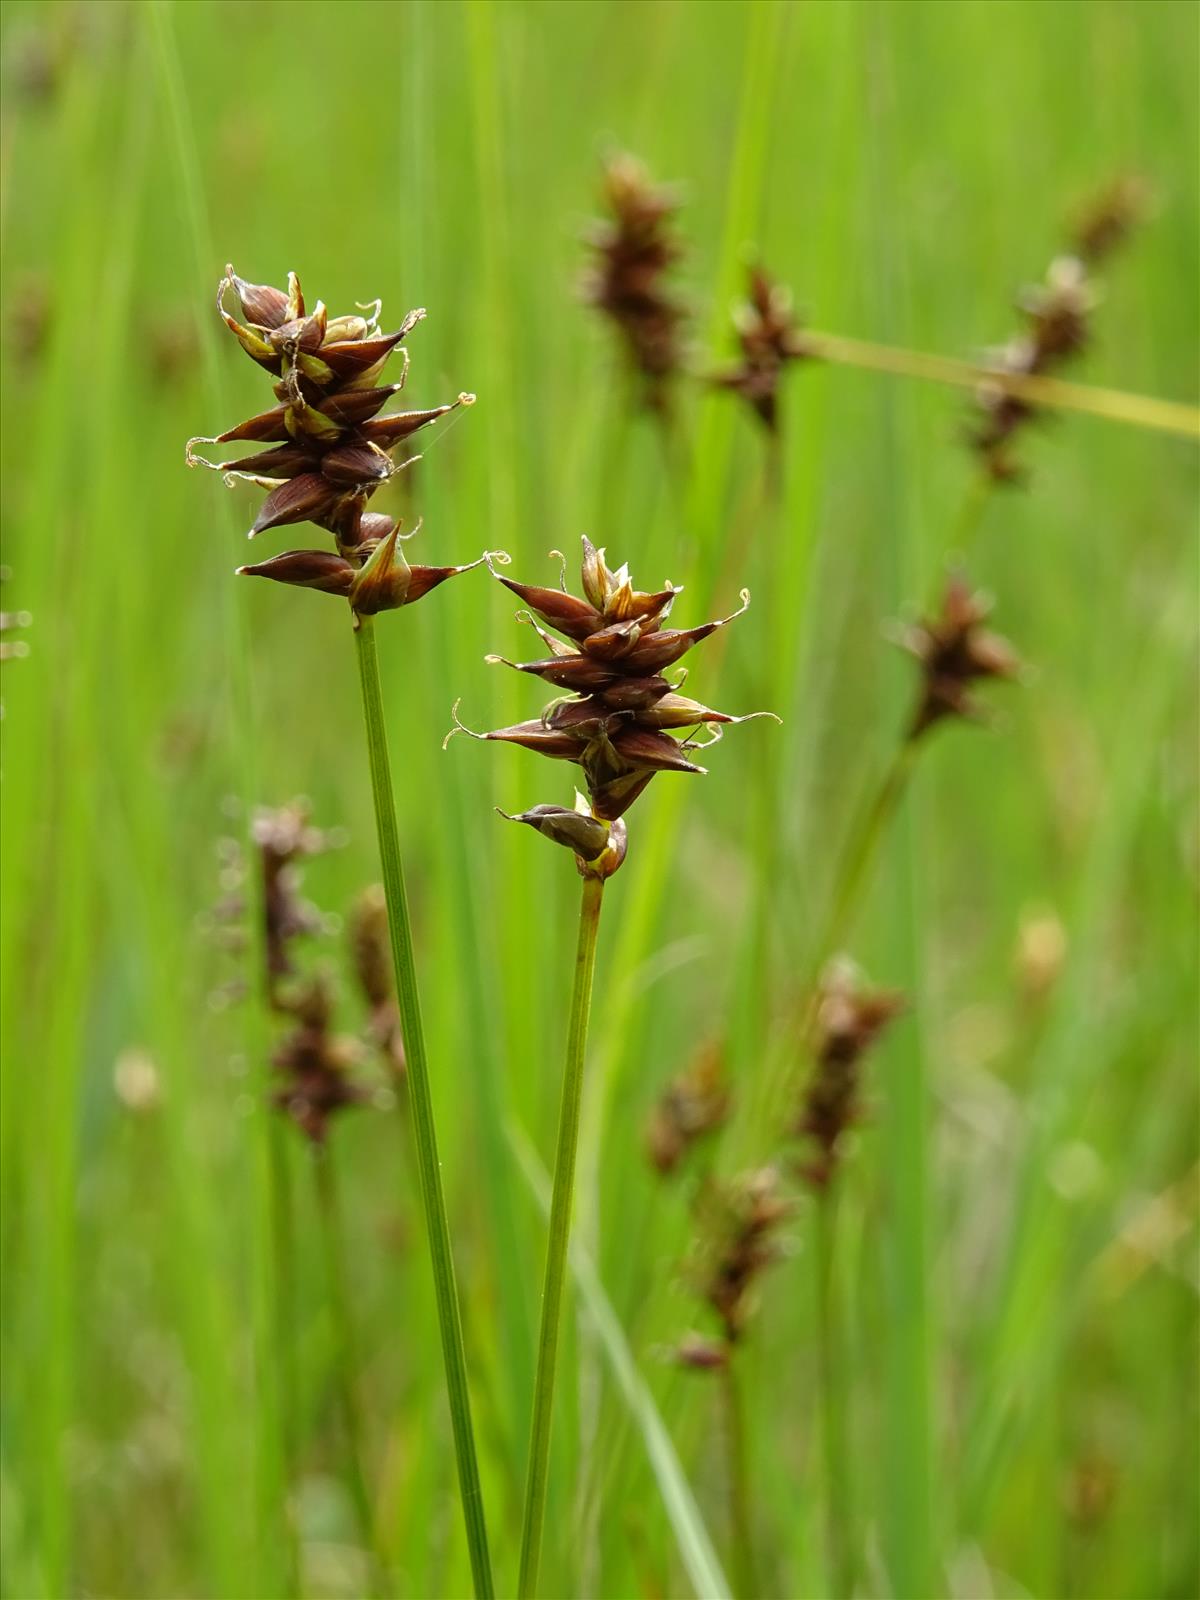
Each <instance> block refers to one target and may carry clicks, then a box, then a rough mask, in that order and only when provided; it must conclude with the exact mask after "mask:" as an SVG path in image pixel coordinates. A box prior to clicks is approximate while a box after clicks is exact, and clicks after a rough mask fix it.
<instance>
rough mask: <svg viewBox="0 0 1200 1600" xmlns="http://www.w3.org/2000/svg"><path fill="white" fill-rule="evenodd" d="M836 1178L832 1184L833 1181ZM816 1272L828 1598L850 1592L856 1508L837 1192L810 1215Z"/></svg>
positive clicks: (844, 1598) (841, 1598) (827, 1193)
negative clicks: (838, 1257) (839, 1273)
mask: <svg viewBox="0 0 1200 1600" xmlns="http://www.w3.org/2000/svg"><path fill="white" fill-rule="evenodd" d="M836 1181H837V1180H836V1179H835V1180H834V1183H835V1184H836ZM814 1234H815V1242H816V1250H815V1252H814V1263H815V1266H816V1272H817V1368H818V1377H819V1386H820V1397H819V1406H820V1413H821V1450H822V1454H823V1456H824V1470H825V1527H826V1535H825V1537H826V1547H825V1549H826V1560H827V1562H828V1569H827V1578H828V1584H829V1596H830V1600H848V1597H849V1596H850V1595H852V1594H853V1593H854V1580H855V1571H854V1569H855V1559H854V1552H855V1541H854V1510H853V1500H852V1496H851V1488H850V1453H849V1447H848V1434H847V1416H846V1373H845V1367H844V1364H843V1355H844V1345H843V1342H842V1341H843V1339H844V1337H845V1329H844V1328H843V1327H842V1326H841V1323H840V1318H839V1315H838V1311H839V1305H838V1293H837V1278H836V1270H837V1269H836V1249H835V1246H836V1241H837V1193H836V1188H834V1187H830V1188H828V1189H824V1190H822V1191H821V1192H820V1193H819V1194H818V1195H817V1202H816V1216H815V1220H814Z"/></svg>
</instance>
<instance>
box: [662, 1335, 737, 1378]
mask: <svg viewBox="0 0 1200 1600" xmlns="http://www.w3.org/2000/svg"><path fill="white" fill-rule="evenodd" d="M671 1353H672V1355H673V1357H674V1359H675V1361H676V1362H677V1363H678V1364H679V1365H680V1366H681V1367H689V1368H690V1369H691V1370H692V1371H693V1372H720V1371H721V1370H722V1369H723V1368H725V1367H727V1366H728V1365H729V1346H728V1345H727V1344H724V1343H722V1341H721V1340H719V1339H706V1338H705V1337H704V1335H703V1334H702V1333H685V1334H684V1336H683V1338H682V1339H681V1340H680V1341H679V1344H678V1345H677V1346H676V1348H675V1349H674V1350H673V1351H672V1352H671Z"/></svg>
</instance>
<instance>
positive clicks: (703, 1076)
mask: <svg viewBox="0 0 1200 1600" xmlns="http://www.w3.org/2000/svg"><path fill="white" fill-rule="evenodd" d="M730 1104H731V1096H730V1093H729V1087H728V1085H727V1083H726V1081H725V1063H724V1059H723V1052H722V1050H721V1048H720V1046H719V1045H715V1044H710V1045H707V1046H706V1047H705V1048H704V1049H703V1050H701V1052H700V1054H699V1055H698V1056H697V1057H696V1058H695V1060H694V1061H692V1062H690V1063H689V1065H688V1066H687V1067H686V1068H685V1069H684V1070H683V1071H682V1072H681V1073H679V1074H678V1075H677V1076H676V1077H674V1078H672V1079H671V1081H670V1082H669V1083H668V1084H667V1086H666V1088H665V1089H664V1090H663V1091H662V1093H661V1094H660V1095H659V1097H658V1099H657V1100H656V1101H655V1104H654V1107H653V1109H652V1111H651V1113H650V1117H649V1120H648V1121H647V1123H646V1135H645V1139H646V1153H647V1155H648V1156H649V1157H650V1161H651V1164H652V1165H653V1166H654V1168H655V1169H656V1171H658V1172H659V1173H660V1174H661V1175H662V1176H663V1177H667V1176H668V1175H669V1174H670V1173H672V1172H674V1171H675V1170H676V1168H677V1167H678V1166H679V1164H680V1163H681V1162H682V1161H683V1160H684V1158H685V1157H686V1156H687V1154H688V1152H689V1151H690V1150H691V1149H692V1147H693V1145H696V1144H698V1143H699V1141H700V1140H701V1139H703V1138H704V1137H705V1135H706V1134H709V1133H713V1132H715V1131H716V1130H717V1129H718V1128H720V1127H722V1126H723V1125H724V1123H725V1122H726V1121H727V1120H728V1117H729V1109H730Z"/></svg>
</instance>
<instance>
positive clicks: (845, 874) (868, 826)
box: [810, 739, 917, 971]
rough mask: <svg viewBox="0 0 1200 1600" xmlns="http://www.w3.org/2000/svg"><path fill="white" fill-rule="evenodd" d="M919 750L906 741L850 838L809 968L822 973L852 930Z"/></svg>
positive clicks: (896, 754) (894, 757)
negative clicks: (883, 841) (872, 870)
mask: <svg viewBox="0 0 1200 1600" xmlns="http://www.w3.org/2000/svg"><path fill="white" fill-rule="evenodd" d="M916 751H917V745H916V743H915V742H914V741H913V740H912V739H905V740H904V741H903V743H902V744H900V745H899V746H898V747H897V750H896V753H895V755H894V756H893V757H892V760H891V763H890V764H889V766H888V768H887V771H886V772H885V773H884V775H883V777H882V779H881V780H880V783H879V787H878V788H877V789H876V790H875V793H874V795H873V796H872V798H871V800H870V802H869V804H868V806H867V808H866V810H865V811H864V812H863V813H862V815H861V817H860V818H859V821H858V825H857V827H856V828H855V831H854V833H853V834H852V835H851V838H850V843H849V845H848V846H847V849H846V854H845V857H844V858H843V861H842V865H841V868H840V870H839V872H838V877H837V882H836V884H835V886H834V892H833V899H832V901H831V903H830V912H829V917H828V920H827V921H826V924H825V928H824V930H823V932H822V934H821V937H820V938H819V940H818V941H817V944H816V946H815V947H814V950H813V955H812V961H811V962H810V965H811V966H812V967H813V968H814V970H816V971H820V969H821V967H822V966H824V964H825V961H826V960H827V959H828V958H829V956H830V955H832V954H833V953H834V952H835V951H836V950H837V949H839V948H840V946H841V945H842V943H843V941H844V940H845V938H846V935H847V933H848V932H849V931H850V924H851V922H852V921H853V918H854V913H855V911H856V910H857V908H858V902H859V898H860V896H861V894H862V891H863V889H864V888H865V886H866V883H867V879H868V875H869V872H870V869H871V865H872V863H873V862H874V860H875V855H876V852H877V851H878V849H879V845H880V843H881V841H882V839H883V836H884V834H885V833H886V831H887V826H888V823H889V822H890V821H891V819H892V817H893V816H894V815H895V812H896V807H897V806H898V805H899V803H900V797H901V796H902V795H903V793H904V789H905V785H906V784H907V783H908V778H909V774H910V773H911V772H912V766H913V758H914V756H915V755H916Z"/></svg>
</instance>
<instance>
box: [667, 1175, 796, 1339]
mask: <svg viewBox="0 0 1200 1600" xmlns="http://www.w3.org/2000/svg"><path fill="white" fill-rule="evenodd" d="M693 1210H694V1215H695V1223H696V1235H697V1236H696V1244H695V1249H694V1252H693V1255H692V1258H691V1260H690V1261H689V1263H688V1266H687V1276H688V1278H689V1281H690V1282H691V1284H692V1286H693V1288H694V1289H695V1291H696V1293H697V1294H698V1295H699V1296H700V1298H701V1299H703V1300H704V1301H705V1302H707V1304H708V1306H709V1308H710V1309H711V1310H712V1311H713V1312H714V1313H715V1315H716V1317H717V1320H718V1321H719V1323H720V1326H721V1334H722V1337H723V1339H724V1341H725V1344H726V1346H727V1347H732V1346H733V1345H735V1344H737V1342H738V1340H739V1339H740V1338H741V1337H742V1334H743V1332H744V1331H745V1328H746V1325H747V1323H748V1322H749V1320H750V1317H751V1316H752V1315H753V1313H754V1310H755V1308H756V1304H757V1285H758V1280H759V1278H760V1277H761V1276H762V1274H763V1273H764V1272H765V1271H766V1270H767V1268H768V1267H770V1266H772V1265H773V1264H774V1263H775V1262H776V1261H778V1260H779V1259H780V1258H781V1255H782V1249H781V1245H780V1240H779V1238H778V1234H779V1230H780V1228H781V1227H782V1225H783V1224H784V1223H785V1222H786V1221H787V1220H788V1218H789V1217H790V1216H791V1215H792V1214H793V1212H794V1210H795V1205H794V1203H793V1201H791V1200H790V1199H788V1198H787V1197H786V1196H785V1195H784V1194H782V1193H781V1190H780V1182H779V1174H778V1172H777V1171H776V1170H775V1168H774V1167H760V1168H758V1169H756V1170H754V1171H751V1172H744V1173H741V1174H740V1175H739V1176H737V1177H735V1178H731V1179H717V1178H709V1179H706V1180H705V1182H704V1183H703V1184H701V1186H700V1188H699V1189H698V1190H697V1193H696V1199H695V1202H694V1206H693ZM685 1348H686V1344H685ZM681 1359H682V1356H681ZM689 1364H690V1365H701V1364H704V1365H710V1366H715V1365H719V1364H720V1363H718V1362H715V1361H706V1362H704V1363H700V1362H696V1361H693V1362H690V1363H689Z"/></svg>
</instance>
